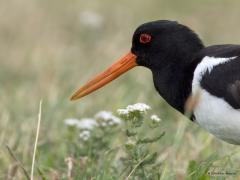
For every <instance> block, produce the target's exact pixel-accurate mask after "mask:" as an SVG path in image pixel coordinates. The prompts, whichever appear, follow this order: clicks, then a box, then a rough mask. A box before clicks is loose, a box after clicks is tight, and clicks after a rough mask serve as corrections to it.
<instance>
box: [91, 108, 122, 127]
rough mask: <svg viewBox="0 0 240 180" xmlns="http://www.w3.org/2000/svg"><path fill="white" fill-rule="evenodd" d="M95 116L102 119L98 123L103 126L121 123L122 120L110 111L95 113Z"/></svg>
mask: <svg viewBox="0 0 240 180" xmlns="http://www.w3.org/2000/svg"><path fill="white" fill-rule="evenodd" d="M95 118H96V119H99V120H100V121H98V123H99V124H100V125H102V126H107V125H110V126H113V125H117V124H120V123H121V120H120V119H119V118H118V117H116V116H114V115H113V114H112V112H109V111H100V112H99V113H97V114H96V115H95Z"/></svg>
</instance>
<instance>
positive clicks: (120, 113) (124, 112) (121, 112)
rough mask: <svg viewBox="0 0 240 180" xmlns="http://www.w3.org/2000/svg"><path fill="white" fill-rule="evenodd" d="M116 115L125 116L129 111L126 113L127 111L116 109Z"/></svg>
mask: <svg viewBox="0 0 240 180" xmlns="http://www.w3.org/2000/svg"><path fill="white" fill-rule="evenodd" d="M117 113H118V114H119V115H123V116H126V115H128V114H129V111H128V110H127V109H118V110H117Z"/></svg>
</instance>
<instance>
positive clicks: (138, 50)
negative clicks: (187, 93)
mask: <svg viewBox="0 0 240 180" xmlns="http://www.w3.org/2000/svg"><path fill="white" fill-rule="evenodd" d="M202 47H203V44H202V42H201V40H200V39H199V38H198V36H197V35H196V34H195V33H194V32H193V31H192V30H190V29H189V28H188V27H186V26H184V25H181V24H179V23H177V22H175V21H168V20H159V21H153V22H148V23H145V24H143V25H141V26H139V27H138V28H137V29H136V30H135V32H134V34H133V38H132V48H131V51H130V52H129V53H128V54H127V55H125V56H124V57H122V58H121V59H119V60H118V61H117V62H116V63H115V64H113V65H112V66H111V67H109V68H108V69H107V70H105V71H104V72H103V73H101V74H99V75H98V76H96V77H95V78H93V79H92V80H90V81H89V82H87V83H86V84H85V85H84V86H82V87H81V88H80V89H79V90H78V91H77V92H76V93H75V94H74V95H73V96H72V98H71V99H72V100H76V99H79V98H81V97H83V96H86V95H88V94H90V93H91V92H93V91H95V90H97V89H99V88H101V87H103V86H104V85H106V84H107V83H109V82H110V81H112V80H114V79H116V78H117V77H119V76H120V75H121V74H123V73H125V72H126V71H128V70H130V69H132V68H133V67H135V66H145V67H147V68H149V69H150V70H158V71H161V69H163V68H164V67H167V66H168V65H171V64H175V63H178V64H184V63H187V62H185V61H188V59H189V58H188V57H189V56H190V55H191V54H193V53H195V52H197V51H199V49H201V48H202Z"/></svg>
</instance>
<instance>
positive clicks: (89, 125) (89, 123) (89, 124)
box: [77, 118, 98, 130]
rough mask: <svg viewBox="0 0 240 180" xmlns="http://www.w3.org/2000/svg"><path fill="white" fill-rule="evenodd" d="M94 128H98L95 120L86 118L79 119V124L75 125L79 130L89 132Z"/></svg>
mask: <svg viewBox="0 0 240 180" xmlns="http://www.w3.org/2000/svg"><path fill="white" fill-rule="evenodd" d="M95 126H98V124H97V122H96V120H95V119H89V118H86V119H81V120H80V121H79V123H78V124H77V127H78V128H79V129H88V130H91V129H93V128H94V127H95Z"/></svg>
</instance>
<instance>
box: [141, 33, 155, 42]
mask: <svg viewBox="0 0 240 180" xmlns="http://www.w3.org/2000/svg"><path fill="white" fill-rule="evenodd" d="M151 40H152V36H151V35H149V34H145V33H144V34H141V35H140V39H139V41H140V43H142V44H147V43H149V42H150V41H151Z"/></svg>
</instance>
